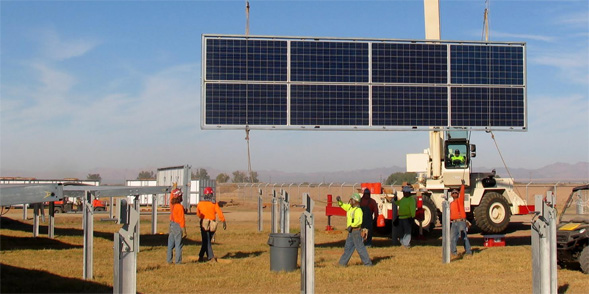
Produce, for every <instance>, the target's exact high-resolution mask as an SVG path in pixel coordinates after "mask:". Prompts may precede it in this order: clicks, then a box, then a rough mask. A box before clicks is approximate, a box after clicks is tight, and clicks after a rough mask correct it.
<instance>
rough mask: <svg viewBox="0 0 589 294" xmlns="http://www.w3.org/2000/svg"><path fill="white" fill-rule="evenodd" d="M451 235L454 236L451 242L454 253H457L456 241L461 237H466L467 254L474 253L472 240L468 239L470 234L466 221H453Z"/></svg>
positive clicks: (465, 248) (451, 249)
mask: <svg viewBox="0 0 589 294" xmlns="http://www.w3.org/2000/svg"><path fill="white" fill-rule="evenodd" d="M450 236H452V240H451V242H450V251H451V252H452V254H456V253H457V250H456V243H457V242H458V239H459V238H463V239H464V251H465V252H466V254H472V251H471V250H470V242H469V241H468V234H467V232H466V221H459V222H453V223H452V226H450Z"/></svg>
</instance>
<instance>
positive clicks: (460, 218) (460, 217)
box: [450, 180, 472, 256]
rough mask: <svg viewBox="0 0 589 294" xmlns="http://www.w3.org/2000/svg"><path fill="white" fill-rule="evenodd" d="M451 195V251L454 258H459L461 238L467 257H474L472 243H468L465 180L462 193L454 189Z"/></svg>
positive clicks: (461, 189)
mask: <svg viewBox="0 0 589 294" xmlns="http://www.w3.org/2000/svg"><path fill="white" fill-rule="evenodd" d="M450 195H452V202H451V203H450V224H451V225H450V236H452V239H451V242H450V251H451V253H452V255H453V256H457V249H456V243H457V242H458V239H459V238H462V239H463V240H464V251H465V253H466V255H472V251H471V250H470V242H469V241H468V232H467V231H468V229H467V227H468V221H467V220H466V212H465V210H464V180H462V184H461V185H460V192H458V190H457V189H454V190H452V192H450Z"/></svg>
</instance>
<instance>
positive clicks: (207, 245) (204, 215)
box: [196, 187, 227, 262]
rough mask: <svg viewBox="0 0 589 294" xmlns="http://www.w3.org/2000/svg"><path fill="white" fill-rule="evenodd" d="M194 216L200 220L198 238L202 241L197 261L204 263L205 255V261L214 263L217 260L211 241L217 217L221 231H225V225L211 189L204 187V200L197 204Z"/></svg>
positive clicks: (223, 217)
mask: <svg viewBox="0 0 589 294" xmlns="http://www.w3.org/2000/svg"><path fill="white" fill-rule="evenodd" d="M196 215H197V216H198V218H199V219H200V236H201V240H202V241H201V247H200V252H199V254H198V261H205V259H204V256H205V254H206V255H207V261H214V262H216V261H217V258H216V257H215V255H214V253H213V246H212V244H211V241H212V239H213V237H214V236H215V232H216V230H217V216H218V217H219V221H221V222H222V223H223V230H226V229H227V223H226V222H225V216H224V215H223V212H222V211H221V208H220V207H219V204H218V203H217V202H216V201H215V199H214V195H213V188H211V187H206V188H205V189H204V199H203V200H201V201H199V202H198V205H197V206H196Z"/></svg>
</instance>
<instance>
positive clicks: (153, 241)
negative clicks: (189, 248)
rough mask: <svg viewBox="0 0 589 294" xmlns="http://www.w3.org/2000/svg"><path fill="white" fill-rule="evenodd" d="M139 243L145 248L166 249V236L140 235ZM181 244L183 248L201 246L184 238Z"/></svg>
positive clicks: (199, 243) (197, 242)
mask: <svg viewBox="0 0 589 294" xmlns="http://www.w3.org/2000/svg"><path fill="white" fill-rule="evenodd" d="M139 243H140V245H141V246H147V247H157V246H162V247H167V246H168V234H157V235H151V234H148V235H141V237H140V239H139ZM182 243H183V244H184V246H186V245H201V243H202V242H200V241H196V240H193V239H190V238H185V239H184V240H183V241H182ZM215 244H220V243H215Z"/></svg>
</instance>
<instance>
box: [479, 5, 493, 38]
mask: <svg viewBox="0 0 589 294" xmlns="http://www.w3.org/2000/svg"><path fill="white" fill-rule="evenodd" d="M490 6H491V0H485V12H484V16H483V36H481V39H482V38H484V40H485V41H489V11H490Z"/></svg>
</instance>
